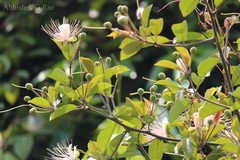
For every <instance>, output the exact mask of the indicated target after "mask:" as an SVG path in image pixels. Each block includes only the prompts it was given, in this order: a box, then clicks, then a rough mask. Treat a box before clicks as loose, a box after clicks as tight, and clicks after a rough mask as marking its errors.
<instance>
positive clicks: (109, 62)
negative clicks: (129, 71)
mask: <svg viewBox="0 0 240 160" xmlns="http://www.w3.org/2000/svg"><path fill="white" fill-rule="evenodd" d="M105 61H106V64H107V65H109V64H111V62H112V58H111V57H107V58H106V59H105Z"/></svg>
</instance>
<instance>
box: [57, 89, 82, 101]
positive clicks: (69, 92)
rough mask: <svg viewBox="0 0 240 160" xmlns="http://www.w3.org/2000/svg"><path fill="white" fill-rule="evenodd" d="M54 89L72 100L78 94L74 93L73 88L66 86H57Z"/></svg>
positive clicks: (76, 97)
mask: <svg viewBox="0 0 240 160" xmlns="http://www.w3.org/2000/svg"><path fill="white" fill-rule="evenodd" d="M55 91H57V92H59V93H62V94H63V95H65V96H67V97H69V98H71V99H72V100H77V99H78V95H77V94H76V92H75V90H73V89H72V88H70V87H67V86H59V87H56V88H55Z"/></svg>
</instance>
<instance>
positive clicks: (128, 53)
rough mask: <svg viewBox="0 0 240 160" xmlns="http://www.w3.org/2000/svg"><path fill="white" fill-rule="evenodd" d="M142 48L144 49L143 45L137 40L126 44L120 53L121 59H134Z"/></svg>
mask: <svg viewBox="0 0 240 160" xmlns="http://www.w3.org/2000/svg"><path fill="white" fill-rule="evenodd" d="M120 46H121V45H120ZM142 47H143V43H142V42H139V41H136V40H135V41H132V42H129V43H127V44H125V45H124V47H123V48H122V50H121V52H120V59H121V60H124V59H127V58H129V57H132V56H133V55H135V54H136V53H137V52H138V51H140V50H141V49H142Z"/></svg>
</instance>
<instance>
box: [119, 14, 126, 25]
mask: <svg viewBox="0 0 240 160" xmlns="http://www.w3.org/2000/svg"><path fill="white" fill-rule="evenodd" d="M117 22H118V24H120V25H121V26H124V25H127V24H128V18H127V17H126V16H123V15H121V16H119V17H118V19H117Z"/></svg>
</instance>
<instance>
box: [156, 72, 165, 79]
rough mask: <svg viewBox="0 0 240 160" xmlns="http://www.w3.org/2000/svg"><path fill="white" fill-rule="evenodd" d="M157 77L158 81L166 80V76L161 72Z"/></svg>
mask: <svg viewBox="0 0 240 160" xmlns="http://www.w3.org/2000/svg"><path fill="white" fill-rule="evenodd" d="M158 77H159V79H161V80H164V79H165V78H166V74H165V73H163V72H160V73H159V74H158Z"/></svg>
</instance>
